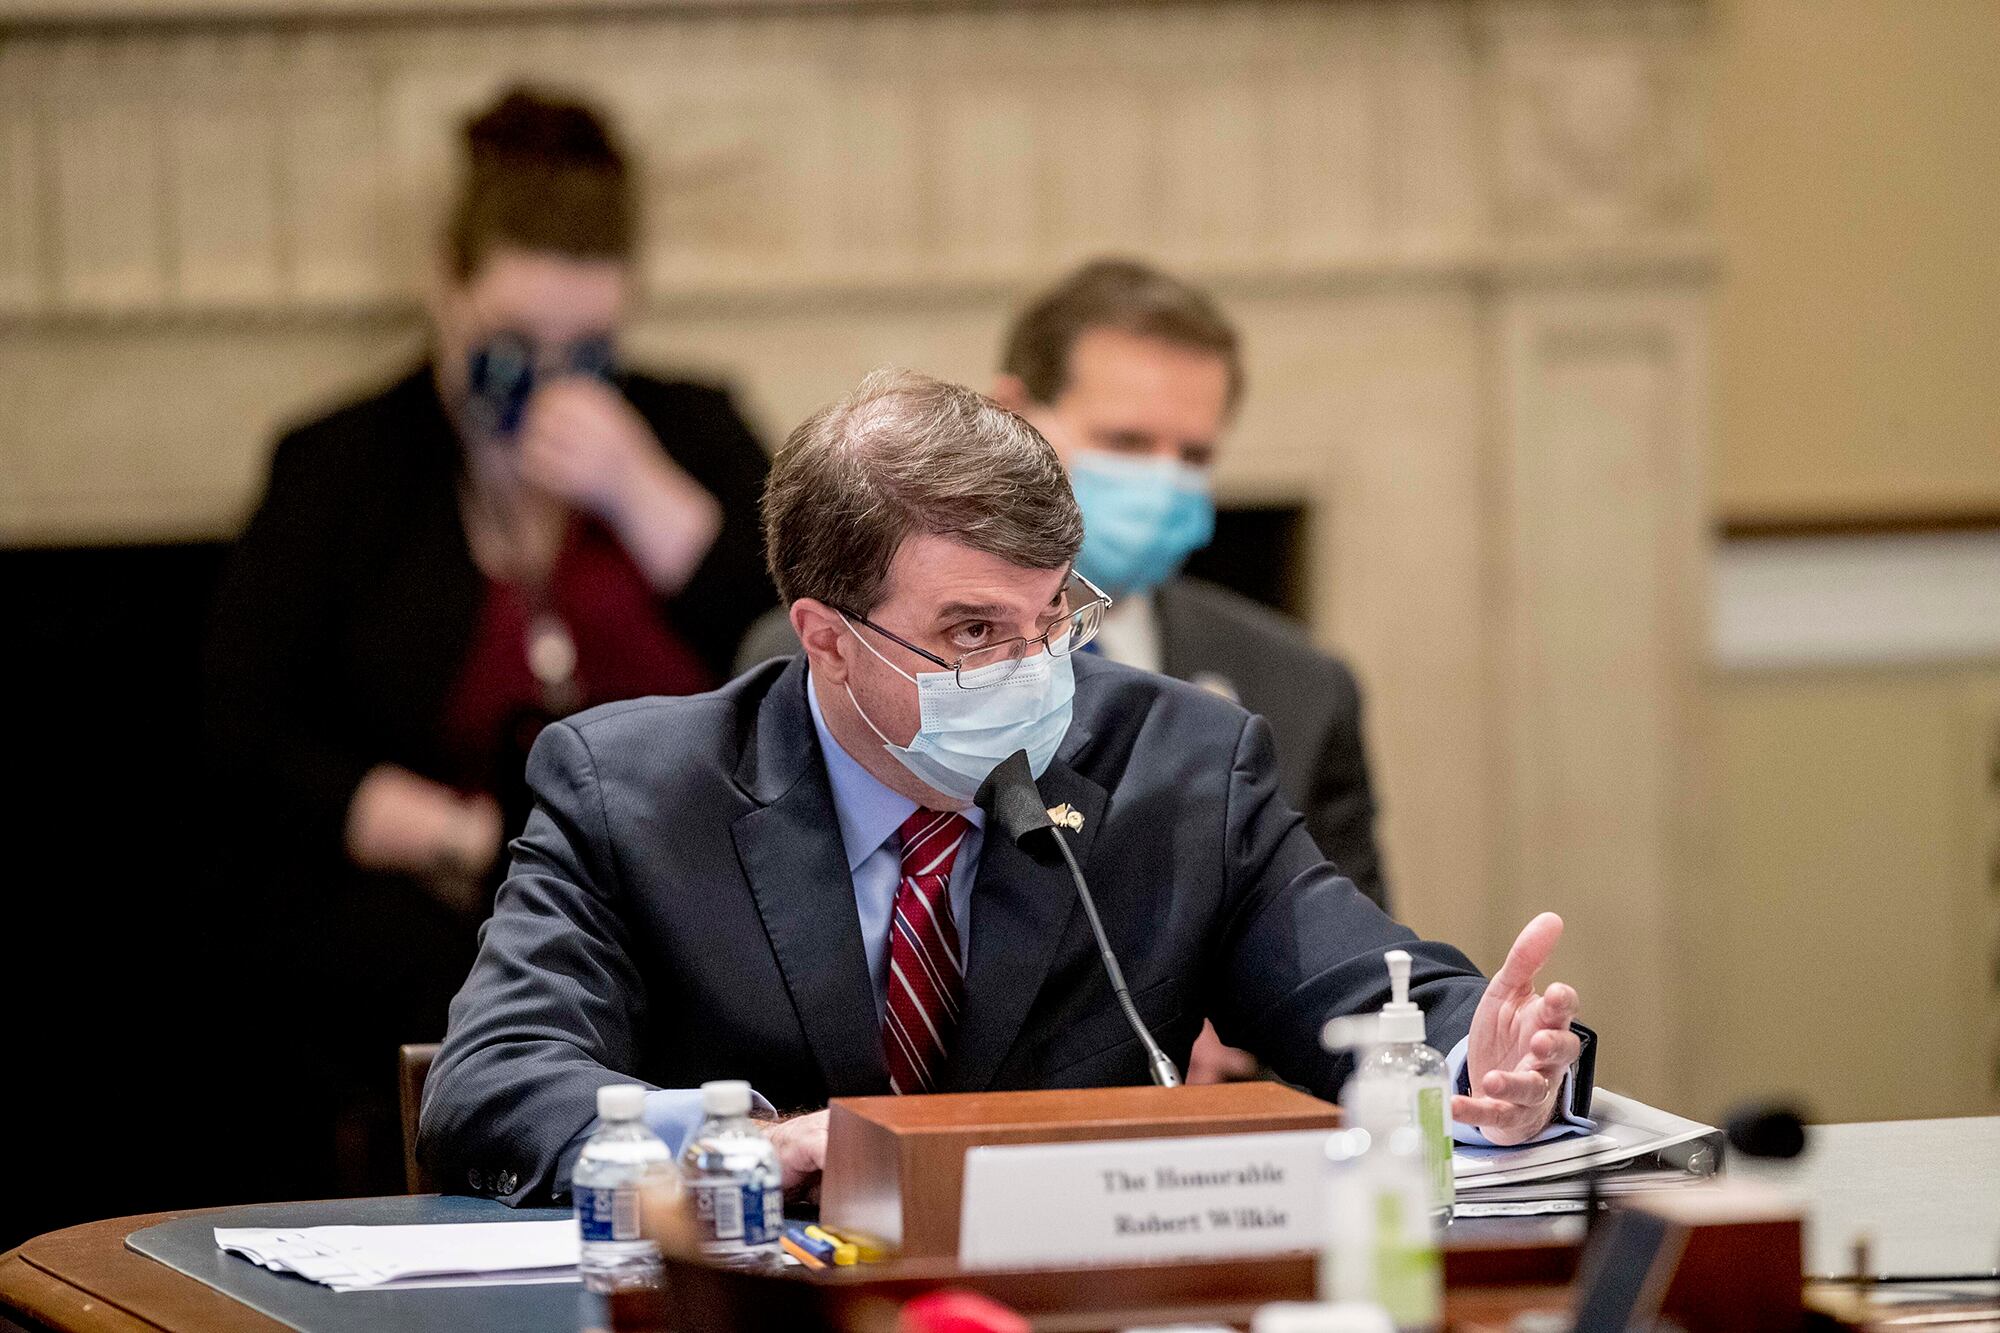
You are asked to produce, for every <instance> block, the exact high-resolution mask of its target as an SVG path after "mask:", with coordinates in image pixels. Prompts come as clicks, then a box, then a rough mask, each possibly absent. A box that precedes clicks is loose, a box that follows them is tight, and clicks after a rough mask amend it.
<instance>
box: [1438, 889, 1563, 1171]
mask: <svg viewBox="0 0 2000 1333" xmlns="http://www.w3.org/2000/svg"><path fill="white" fill-rule="evenodd" d="M1562 932H1563V923H1562V918H1561V917H1559V916H1557V915H1556V914H1555V913H1554V912H1544V913H1542V914H1541V915H1540V916H1538V917H1536V918H1535V919H1534V920H1533V921H1530V922H1529V923H1528V924H1527V926H1526V927H1524V928H1523V929H1522V931H1521V933H1520V935H1519V937H1517V938H1516V939H1515V941H1514V947H1513V948H1511V949H1509V950H1508V951H1507V961H1506V962H1504V963H1502V964H1501V965H1500V970H1499V971H1498V972H1495V973H1494V974H1493V979H1492V980H1491V981H1489V982H1487V983H1486V994H1485V995H1484V996H1482V997H1481V998H1480V1001H1479V1008H1478V1010H1477V1011H1475V1012H1474V1013H1473V1015H1472V1034H1471V1040H1470V1041H1469V1042H1468V1043H1467V1046H1466V1062H1465V1063H1466V1073H1467V1076H1468V1082H1469V1085H1470V1087H1471V1090H1472V1091H1471V1095H1470V1096H1461V1097H1454V1098H1452V1101H1451V1115H1452V1119H1454V1120H1456V1121H1458V1122H1459V1123H1460V1124H1465V1125H1477V1126H1478V1127H1479V1128H1480V1130H1481V1132H1483V1133H1484V1134H1485V1135H1486V1137H1487V1138H1489V1139H1491V1140H1492V1141H1493V1142H1495V1143H1501V1144H1510V1143H1522V1142H1525V1141H1526V1140H1528V1139H1531V1138H1533V1137H1534V1136H1535V1135H1537V1134H1539V1133H1541V1131H1542V1129H1543V1127H1544V1126H1546V1125H1547V1124H1548V1123H1549V1120H1550V1119H1551V1117H1553V1116H1554V1114H1555V1106H1556V1097H1557V1096H1558V1095H1559V1094H1560V1093H1561V1091H1562V1081H1563V1074H1564V1073H1565V1072H1566V1071H1567V1070H1568V1069H1569V1067H1570V1066H1571V1065H1572V1064H1574V1063H1575V1062H1576V1058H1577V1056H1578V1054H1579V1053H1581V1051H1582V1049H1583V1043H1582V1041H1581V1039H1579V1038H1578V1037H1577V1035H1576V1034H1575V1033H1574V1032H1572V1031H1570V1026H1569V1022H1570V1019H1572V1018H1574V1017H1575V1016H1576V1008H1577V998H1576V991H1575V990H1574V989H1573V988H1571V987H1569V986H1565V985H1563V984H1562V983H1561V982H1557V983H1556V984H1554V985H1552V986H1550V987H1549V988H1548V990H1546V991H1544V992H1543V993H1541V994H1539V995H1537V994H1536V993H1535V974H1536V973H1538V972H1540V971H1541V970H1542V965H1543V964H1544V963H1546V962H1548V960H1549V955H1550V954H1552V953H1554V952H1555V949H1556V942H1557V941H1558V940H1560V939H1562Z"/></svg>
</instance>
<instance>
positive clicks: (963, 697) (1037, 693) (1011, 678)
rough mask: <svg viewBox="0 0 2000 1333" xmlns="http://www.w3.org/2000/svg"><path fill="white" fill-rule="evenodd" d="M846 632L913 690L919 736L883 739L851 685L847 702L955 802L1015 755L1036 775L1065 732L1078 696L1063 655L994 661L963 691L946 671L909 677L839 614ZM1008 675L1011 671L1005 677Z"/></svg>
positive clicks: (972, 674) (903, 760) (971, 676)
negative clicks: (1023, 755) (1021, 754)
mask: <svg viewBox="0 0 2000 1333" xmlns="http://www.w3.org/2000/svg"><path fill="white" fill-rule="evenodd" d="M841 623H843V624H845V625H847V630H848V633H850V634H852V635H854V637H855V639H856V640H857V641H858V642H859V643H860V644H861V645H862V646H863V647H865V648H866V649H868V651H869V652H871V653H874V654H875V656H877V657H880V658H882V663H883V665H885V666H887V667H888V668H889V669H890V670H891V671H893V672H895V673H896V674H897V675H899V676H901V677H902V678H903V679H904V680H907V681H910V682H912V683H914V684H915V685H916V687H917V706H918V717H919V721H918V724H917V734H916V735H915V736H913V737H911V738H910V743H909V744H908V745H898V744H896V743H895V742H894V741H892V740H890V739H889V738H888V737H887V736H884V735H883V734H882V729H881V728H880V727H878V726H876V725H875V720H874V719H873V718H871V717H869V716H868V713H867V711H866V710H864V709H863V708H862V707H861V701H860V700H859V699H856V698H855V697H854V688H853V687H852V686H849V687H848V689H847V698H848V701H849V702H850V703H852V704H853V705H854V711H855V712H857V713H860V714H861V720H862V721H863V722H866V723H867V724H868V729H869V730H870V731H872V732H874V733H875V735H876V737H877V738H878V739H879V740H880V741H881V742H882V748H883V749H885V750H887V751H888V752H889V753H890V754H891V755H894V756H895V758H896V761H897V762H898V763H900V764H902V766H903V767H904V768H907V769H909V770H910V772H911V773H912V774H914V775H915V776H916V778H917V780H918V781H919V782H922V783H924V784H925V785H926V786H928V787H930V788H931V789H932V790H934V791H938V792H941V793H943V794H944V795H946V796H949V797H952V798H953V799H955V800H960V801H965V802H968V803H969V802H970V801H971V800H972V798H973V797H975V796H977V795H978V794H979V788H980V784H982V783H984V782H985V781H986V779H987V778H988V777H990V776H991V775H992V773H993V770H994V769H996V768H998V767H999V766H1000V761H1001V760H1003V759H1005V758H1006V757H1007V756H1008V755H1010V754H1012V753H1014V751H1016V750H1026V751H1027V752H1028V770H1029V771H1030V772H1031V773H1033V774H1034V775H1035V776H1036V777H1040V776H1041V775H1042V774H1043V773H1044V772H1046V771H1047V770H1048V767H1049V762H1050V761H1051V760H1053V759H1054V758H1055V757H1056V747H1057V746H1059V745H1061V744H1062V738H1063V736H1064V735H1065V734H1066V733H1067V732H1068V731H1069V720H1070V714H1071V711H1072V709H1073V705H1074V701H1075V698H1076V675H1075V673H1074V672H1073V671H1072V669H1071V664H1070V660H1069V657H1068V656H1067V655H1064V656H1061V657H1058V656H1057V655H1056V654H1054V653H1051V652H1047V651H1043V652H1039V653H1036V654H1035V655H1034V656H1033V657H1028V658H1023V659H1022V660H1021V661H1019V662H996V663H994V664H993V665H992V666H984V667H980V668H979V669H978V670H977V671H968V672H966V673H965V680H966V683H967V684H968V685H975V686H978V688H976V689H967V688H965V687H964V686H961V685H960V684H959V683H958V680H957V678H956V676H955V675H954V673H952V672H950V671H921V672H918V673H917V674H916V675H914V676H913V675H911V674H910V673H909V672H907V671H905V670H903V668H901V667H899V666H897V665H896V664H895V663H894V662H891V661H890V660H889V659H888V658H886V657H882V652H881V650H880V649H879V648H877V647H876V646H875V645H874V644H872V643H869V642H868V640H867V639H866V638H864V637H863V636H862V635H861V633H860V631H858V630H856V629H855V628H854V626H853V624H852V623H851V622H849V621H848V619H847V617H845V616H842V617H841ZM1010 672H1011V673H1012V674H1009V673H1010Z"/></svg>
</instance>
